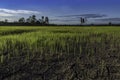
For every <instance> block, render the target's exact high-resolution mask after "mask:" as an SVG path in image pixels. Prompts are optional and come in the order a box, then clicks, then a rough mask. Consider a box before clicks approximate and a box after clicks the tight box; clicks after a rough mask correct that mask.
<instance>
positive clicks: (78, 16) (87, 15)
mask: <svg viewBox="0 0 120 80" xmlns="http://www.w3.org/2000/svg"><path fill="white" fill-rule="evenodd" d="M106 16H107V15H104V14H80V15H65V16H58V17H76V18H80V17H85V18H103V17H106Z"/></svg>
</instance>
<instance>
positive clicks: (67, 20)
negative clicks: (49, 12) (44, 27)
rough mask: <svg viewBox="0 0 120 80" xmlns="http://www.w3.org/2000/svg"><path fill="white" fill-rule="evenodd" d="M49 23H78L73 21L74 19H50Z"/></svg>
mask: <svg viewBox="0 0 120 80" xmlns="http://www.w3.org/2000/svg"><path fill="white" fill-rule="evenodd" d="M50 21H60V22H71V21H79V20H75V19H51V20H50Z"/></svg>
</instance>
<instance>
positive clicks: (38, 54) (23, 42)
mask: <svg viewBox="0 0 120 80" xmlns="http://www.w3.org/2000/svg"><path fill="white" fill-rule="evenodd" d="M119 35H120V27H34V26H33V27H27V26H26V27H0V68H1V69H3V70H4V71H2V72H1V73H0V74H1V76H0V77H1V79H17V80H19V78H20V77H22V78H25V76H23V74H26V75H30V74H28V72H27V71H26V72H24V69H23V68H21V67H25V70H27V69H31V68H35V69H32V70H31V74H36V73H37V71H38V72H41V73H40V74H42V75H44V78H43V77H42V76H40V77H39V78H42V79H49V80H50V79H51V80H53V78H55V76H54V77H50V76H52V75H53V74H54V73H53V71H54V70H57V71H58V72H59V74H60V75H62V74H63V73H64V74H65V75H64V76H63V78H64V79H67V80H70V79H71V80H73V79H75V78H76V79H77V78H78V79H80V78H84V79H83V80H91V79H92V80H101V79H102V80H104V79H108V80H113V78H114V77H113V76H112V75H111V74H112V72H110V71H112V70H111V67H113V66H116V65H119V59H120V50H119V49H120V36H119ZM34 60H37V61H36V62H34ZM62 60H63V61H62ZM32 63H35V64H36V65H34V64H32ZM52 64H54V67H55V66H58V67H56V68H55V69H53V68H51V70H52V72H51V73H50V71H49V68H48V67H50V66H52ZM44 65H45V66H44ZM8 66H9V68H8V69H6V67H8ZM40 66H42V68H41V69H40V68H39V67H40ZM43 67H45V69H46V70H47V69H48V72H46V74H47V73H49V74H48V76H46V75H45V72H44V70H43ZM36 68H37V71H36ZM19 69H21V70H23V72H22V73H21V74H20V73H19ZM115 69H116V68H115ZM118 69H119V68H118ZM42 70H43V73H42ZM59 70H63V72H61V71H59ZM82 70H83V71H82ZM116 70H117V69H116ZM17 71H18V73H17ZM34 71H35V72H36V73H35V72H34ZM57 71H55V72H57ZM64 71H65V72H64ZM66 71H67V72H66ZM71 71H72V73H71ZM119 71H120V70H118V72H116V73H114V74H115V75H116V74H120V73H119ZM2 73H3V74H2ZM14 73H17V74H14ZM5 74H6V75H5ZM13 74H14V75H13ZM54 75H56V76H58V75H57V74H54ZM15 76H19V77H16V78H15ZM70 76H72V77H70ZM96 76H97V77H96ZM28 77H34V76H28ZM33 79H35V78H33ZM37 79H38V78H37ZM42 79H41V80H42ZM60 79H62V78H61V77H60Z"/></svg>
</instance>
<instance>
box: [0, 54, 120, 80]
mask: <svg viewBox="0 0 120 80" xmlns="http://www.w3.org/2000/svg"><path fill="white" fill-rule="evenodd" d="M58 55H59V54H56V55H52V56H51V55H47V56H44V55H43V56H41V57H38V56H39V55H35V56H34V57H31V59H30V60H29V61H27V60H25V58H24V57H23V56H21V57H18V58H13V59H12V58H11V60H9V61H6V62H5V63H4V64H2V65H0V80H119V79H120V56H118V55H112V54H111V55H109V56H108V55H106V56H105V55H104V56H102V55H94V56H92V57H90V56H87V55H85V54H82V55H75V54H70V55H65V54H64V55H60V56H59V57H58ZM100 56H101V57H100Z"/></svg>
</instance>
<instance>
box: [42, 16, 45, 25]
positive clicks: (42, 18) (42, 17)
mask: <svg viewBox="0 0 120 80" xmlns="http://www.w3.org/2000/svg"><path fill="white" fill-rule="evenodd" d="M44 18H45V17H44V16H42V24H44V22H45V21H44Z"/></svg>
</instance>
